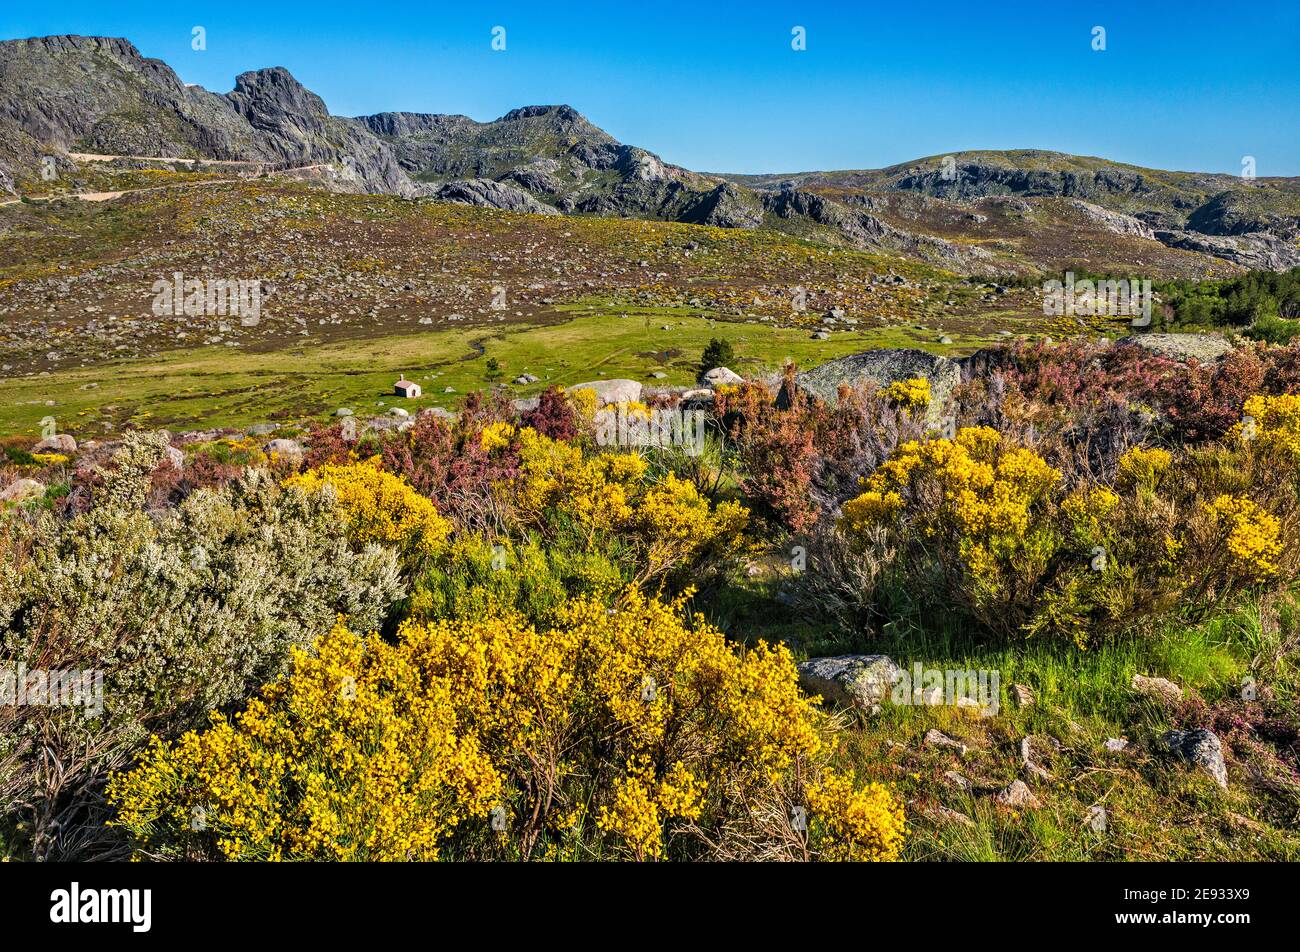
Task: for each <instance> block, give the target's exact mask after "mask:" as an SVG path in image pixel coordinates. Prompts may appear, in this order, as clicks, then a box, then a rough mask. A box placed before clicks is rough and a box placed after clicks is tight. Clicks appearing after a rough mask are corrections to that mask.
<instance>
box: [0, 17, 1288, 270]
mask: <svg viewBox="0 0 1300 952" xmlns="http://www.w3.org/2000/svg"><path fill="white" fill-rule="evenodd" d="M73 152H86V153H95V154H102V155H111V156H125V157H140V156H148V157H175V158H204V159H221V160H241V161H245V162H250V161H256V162H265V163H268V164H269V166H270V167H271V168H290V167H297V168H301V167H308V168H312V169H320V170H321V171H320V173H319V174H318V178H319V180H320V181H321V184H323V185H325V186H327V187H331V188H334V189H336V190H340V191H354V192H372V193H387V194H393V195H399V196H402V197H406V198H421V197H423V198H432V199H435V200H439V201H448V202H456V203H461V204H469V205H479V206H487V207H494V208H502V209H507V210H513V211H522V212H530V213H534V214H548V215H554V214H585V215H600V216H605V217H619V218H642V219H652V220H662V221H677V222H686V223H691V224H700V225H711V226H716V227H720V228H745V229H757V228H770V229H774V230H778V231H782V232H785V233H787V234H791V235H796V236H799V237H804V238H808V239H811V240H815V241H819V242H825V243H833V244H846V245H850V246H852V247H856V248H861V249H866V250H872V251H881V252H887V253H895V254H900V255H904V256H906V257H909V258H913V259H916V260H921V261H927V262H930V263H934V264H939V265H941V266H943V267H945V268H947V269H949V270H953V271H957V272H963V273H985V274H992V273H999V272H1008V273H1011V272H1026V271H1038V270H1044V269H1048V270H1056V269H1063V268H1069V267H1073V268H1079V269H1087V270H1093V271H1104V270H1133V269H1141V270H1143V271H1144V272H1148V273H1152V274H1153V275H1154V276H1168V277H1203V276H1207V275H1211V274H1215V273H1220V272H1221V271H1222V269H1223V267H1224V265H1227V266H1228V267H1229V268H1233V267H1240V268H1258V269H1271V270H1283V269H1286V268H1290V267H1294V266H1296V265H1300V243H1298V242H1297V236H1298V234H1300V181H1297V180H1292V179H1286V180H1283V179H1260V180H1254V181H1246V180H1243V179H1240V178H1236V177H1233V176H1227V175H1215V174H1202V173H1192V172H1163V171H1159V170H1153V169H1143V168H1139V167H1136V166H1129V165H1123V164H1120V163H1115V162H1108V161H1106V160H1104V159H1096V158H1087V157H1079V156H1070V155H1064V154H1061V153H1056V152H1044V151H1034V150H1020V151H1011V152H959V153H954V154H953V155H951V156H931V157H928V158H924V159H918V160H916V161H913V162H908V163H904V164H901V165H897V166H893V167H891V168H888V169H879V170H867V171H845V172H801V173H793V174H786V175H761V176H740V175H730V176H724V175H708V174H702V173H698V172H692V171H690V170H687V169H683V168H680V167H678V166H674V165H671V164H669V163H666V162H664V161H663V160H662V159H661V158H659V157H658V156H657V155H655V154H654V153H652V152H649V151H647V150H645V149H642V148H639V147H637V146H633V145H628V144H626V143H621V142H619V141H618V140H616V139H615V138H614V137H612V136H610V135H609V134H608V133H606V132H604V131H603V130H601V129H600V128H598V127H597V126H595V125H593V124H592V123H591V122H589V121H588V120H587V119H586V118H584V117H583V116H582V115H581V114H580V113H579V112H577V111H576V110H575V109H573V108H572V107H570V106H567V105H549V106H527V107H524V108H520V109H515V110H513V111H511V112H509V113H507V114H506V115H505V116H502V117H501V118H500V119H497V120H494V121H492V122H477V121H475V120H473V119H470V118H469V117H466V116H460V115H437V114H425V113H409V112H387V113H379V114H377V115H372V116H364V117H361V118H357V119H352V118H345V117H339V116H332V115H330V114H329V111H328V109H327V108H326V106H325V103H324V102H323V101H322V100H321V99H320V97H319V96H317V95H316V94H314V93H312V92H311V91H310V90H308V89H306V88H305V87H304V86H302V84H300V83H299V82H298V81H297V80H296V79H294V77H293V76H292V75H290V73H289V72H288V71H287V70H285V69H283V68H280V67H273V68H268V69H259V70H253V71H250V72H246V73H243V74H241V75H240V76H238V77H237V78H236V80H235V88H234V89H233V90H231V91H230V92H228V93H225V94H217V93H213V92H209V91H207V90H205V89H202V88H200V87H197V86H187V85H185V84H184V83H182V82H181V81H180V79H179V78H178V77H177V76H176V74H175V73H174V72H173V71H172V70H171V68H170V67H168V66H167V65H166V64H165V63H163V62H161V61H159V60H156V59H147V58H145V57H143V56H141V55H140V53H139V51H138V50H137V49H136V48H135V47H134V46H133V45H132V44H131V43H130V42H128V41H127V40H124V39H114V38H105V37H81V36H51V37H40V38H34V39H26V40H10V41H5V42H0V191H3V192H7V193H10V194H19V193H32V192H33V190H34V189H39V180H40V174H39V172H40V166H41V163H42V162H43V161H46V162H48V161H53V162H54V163H55V166H56V168H57V169H58V170H59V172H60V174H63V175H74V174H75V173H76V171H77V165H76V163H75V161H73V160H72V159H71V158H69V156H68V153H73ZM124 161H126V160H124ZM313 174H316V173H313Z"/></svg>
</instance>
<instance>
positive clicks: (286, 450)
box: [262, 439, 303, 459]
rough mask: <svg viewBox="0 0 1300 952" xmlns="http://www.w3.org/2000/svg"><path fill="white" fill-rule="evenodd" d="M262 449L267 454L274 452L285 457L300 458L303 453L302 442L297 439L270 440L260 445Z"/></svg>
mask: <svg viewBox="0 0 1300 952" xmlns="http://www.w3.org/2000/svg"><path fill="white" fill-rule="evenodd" d="M262 451H263V452H265V453H266V454H267V455H268V456H270V455H272V454H274V455H276V456H281V457H285V458H287V459H302V455H303V449H302V444H301V443H299V442H298V441H297V440H285V439H279V440H271V442H269V443H267V444H266V445H265V446H263V447H262Z"/></svg>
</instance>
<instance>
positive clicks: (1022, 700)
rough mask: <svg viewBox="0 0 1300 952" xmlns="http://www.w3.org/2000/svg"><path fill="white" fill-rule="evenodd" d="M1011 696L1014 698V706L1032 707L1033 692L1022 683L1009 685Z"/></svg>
mask: <svg viewBox="0 0 1300 952" xmlns="http://www.w3.org/2000/svg"><path fill="white" fill-rule="evenodd" d="M1011 696H1012V697H1013V698H1015V699H1016V707H1021V708H1024V707H1033V705H1034V692H1033V690H1032V689H1030V688H1029V687H1028V686H1026V685H1024V684H1013V685H1011Z"/></svg>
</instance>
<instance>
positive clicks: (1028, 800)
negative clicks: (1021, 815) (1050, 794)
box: [993, 780, 1042, 808]
mask: <svg viewBox="0 0 1300 952" xmlns="http://www.w3.org/2000/svg"><path fill="white" fill-rule="evenodd" d="M993 799H994V800H996V801H997V802H998V803H1001V804H1002V805H1003V806H1008V807H1033V808H1037V807H1040V806H1042V804H1040V803H1039V802H1038V798H1037V797H1036V796H1034V792H1033V791H1032V790H1030V789H1029V787H1028V785H1027V784H1026V783H1025V782H1024V781H1023V780H1013V781H1011V783H1009V784H1007V786H1005V787H1003V788H1002V789H1001V790H999V791H998V792H997V793H995V794H993Z"/></svg>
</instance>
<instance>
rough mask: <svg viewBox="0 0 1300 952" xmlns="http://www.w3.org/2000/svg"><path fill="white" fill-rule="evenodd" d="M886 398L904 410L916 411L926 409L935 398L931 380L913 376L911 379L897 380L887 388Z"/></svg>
mask: <svg viewBox="0 0 1300 952" xmlns="http://www.w3.org/2000/svg"><path fill="white" fill-rule="evenodd" d="M884 395H885V399H886V400H888V401H889V402H890V403H893V404H895V405H896V406H899V407H902V408H903V409H904V410H908V411H911V412H916V411H918V410H924V409H925V408H926V407H928V406H929V405H930V401H931V399H933V397H932V395H931V392H930V381H929V380H928V379H927V378H925V377H913V378H912V379H910V380H895V381H894V382H893V383H891V384H890V385H889V386H888V387H886V388H885V394H884Z"/></svg>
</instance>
